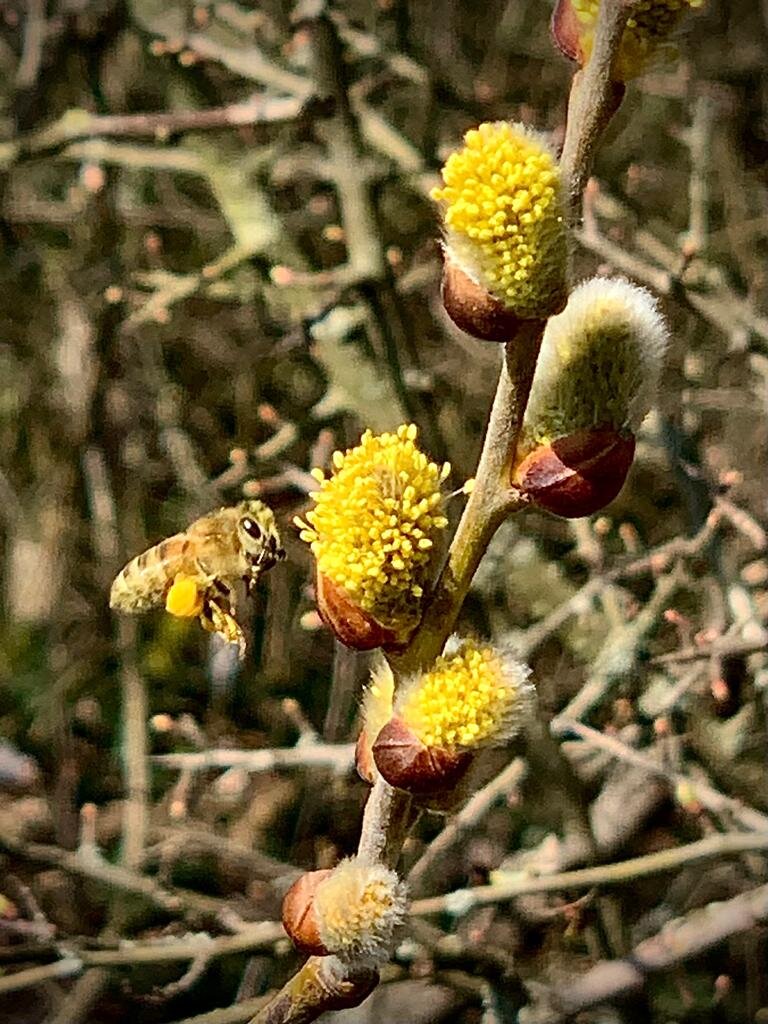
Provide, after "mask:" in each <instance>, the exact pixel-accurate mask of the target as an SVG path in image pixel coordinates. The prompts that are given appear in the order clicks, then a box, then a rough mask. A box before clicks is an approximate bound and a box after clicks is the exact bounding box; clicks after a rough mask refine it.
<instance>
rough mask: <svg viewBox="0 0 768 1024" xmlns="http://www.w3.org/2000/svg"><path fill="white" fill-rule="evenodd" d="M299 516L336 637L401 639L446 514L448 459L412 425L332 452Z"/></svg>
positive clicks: (362, 642)
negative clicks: (437, 459)
mask: <svg viewBox="0 0 768 1024" xmlns="http://www.w3.org/2000/svg"><path fill="white" fill-rule="evenodd" d="M312 472H313V476H314V477H315V479H316V480H317V481H318V483H319V484H320V487H319V490H318V491H316V492H314V493H313V494H312V495H311V497H312V498H313V499H314V501H315V507H314V508H313V509H311V510H310V511H309V512H307V514H306V522H304V521H302V520H301V519H297V520H295V522H296V524H297V526H299V527H300V529H301V534H300V535H301V538H302V540H304V541H306V542H307V543H308V544H310V546H311V548H312V553H313V554H314V556H315V559H316V562H317V573H318V580H317V591H318V595H317V596H318V608H319V611H320V613H321V615H322V616H323V618H324V619H325V620H326V621H327V622H328V624H329V625H330V626H331V627H332V628H333V629H334V630H335V632H336V634H337V636H338V637H339V639H341V640H342V641H343V642H344V643H346V644H348V645H349V646H351V647H357V648H359V649H368V648H372V647H378V646H381V645H382V644H398V643H403V642H404V641H405V640H407V638H408V636H409V635H410V633H411V632H412V631H413V629H414V627H415V626H416V624H417V623H418V621H419V619H420V617H421V602H422V598H423V596H424V592H425V589H426V587H427V586H428V585H429V583H430V580H431V575H432V569H433V562H434V552H435V544H436V542H437V540H438V538H439V535H440V533H441V531H442V530H444V529H445V527H446V525H447V523H448V520H447V519H446V517H445V515H444V511H443V510H444V498H443V494H442V491H441V485H442V483H443V481H444V480H445V478H446V477H447V475H448V473H449V472H450V467H449V466H448V464H447V463H446V464H444V465H443V466H438V465H436V464H435V463H434V462H430V461H429V459H428V458H427V456H426V455H424V454H423V452H421V451H419V449H418V448H417V446H416V427H415V426H414V425H413V424H410V425H403V426H401V427H398V429H397V430H396V431H395V432H394V433H385V434H380V435H374V434H373V433H372V432H371V431H370V430H367V431H366V432H365V433H364V434H363V436H362V437H361V439H360V444H359V445H357V447H355V448H351V449H349V450H347V451H346V452H335V453H334V456H333V473H332V475H331V476H330V477H326V476H325V475H324V473H323V472H322V471H321V470H319V469H316V470H313V471H312Z"/></svg>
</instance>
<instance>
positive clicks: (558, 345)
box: [525, 277, 669, 433]
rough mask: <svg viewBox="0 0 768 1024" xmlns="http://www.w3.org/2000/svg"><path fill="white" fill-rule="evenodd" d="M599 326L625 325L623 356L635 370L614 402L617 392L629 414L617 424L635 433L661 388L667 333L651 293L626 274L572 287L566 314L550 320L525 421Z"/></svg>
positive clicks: (624, 381) (533, 414)
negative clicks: (633, 282)
mask: <svg viewBox="0 0 768 1024" xmlns="http://www.w3.org/2000/svg"><path fill="white" fill-rule="evenodd" d="M601 329H603V330H606V329H607V330H609V331H612V332H615V331H617V330H618V329H621V331H622V332H623V336H624V338H625V343H626V344H627V346H628V347H629V350H628V351H626V352H625V353H624V356H625V361H626V364H627V365H629V366H631V367H632V368H633V369H632V372H630V373H628V374H627V375H626V377H625V378H624V379H623V380H622V381H621V389H622V391H623V392H624V394H623V395H621V396H613V397H614V401H615V399H616V398H617V397H619V398H620V399H621V400H622V402H623V406H624V409H625V419H624V422H622V423H615V424H613V425H614V426H616V427H624V428H628V429H629V430H631V431H632V433H636V431H637V430H638V428H639V427H640V424H641V423H642V422H643V420H644V419H645V417H646V415H647V414H648V412H649V410H650V408H651V406H652V405H653V403H654V401H655V398H656V395H657V393H658V389H659V381H660V378H661V372H662V368H663V363H664V356H665V353H666V350H667V346H668V343H669V333H668V330H667V326H666V324H665V322H664V318H663V317H662V315H661V313H660V311H659V307H658V303H657V301H656V299H655V298H654V297H653V295H651V293H650V292H649V291H647V290H646V289H645V288H641V287H639V286H638V285H635V284H632V283H631V282H630V281H627V280H626V279H625V278H623V277H613V278H610V277H593V278H591V279H590V280H588V281H584V282H583V283H582V284H580V285H579V286H578V287H576V288H575V289H574V290H573V291H572V292H571V294H570V295H569V297H568V304H567V305H566V307H565V309H564V310H563V311H562V313H558V315H557V316H553V317H551V318H550V320H549V321H548V322H547V326H546V329H545V331H544V337H543V339H542V344H541V351H540V353H539V358H538V361H537V363H536V373H535V375H534V379H533V384H532V386H531V394H530V397H529V400H528V406H527V409H526V417H525V419H526V420H529V421H530V419H531V418H532V417H533V416H535V414H536V411H537V408H538V407H540V405H541V404H546V402H547V392H549V390H550V389H551V387H552V384H553V382H554V381H557V380H558V379H561V378H562V376H563V374H564V372H565V373H567V370H568V364H569V362H571V361H572V360H573V359H574V357H577V356H579V355H580V354H583V353H586V352H587V351H588V348H589V347H590V345H591V344H592V342H593V341H594V339H595V337H597V336H598V335H599V334H600V331H601ZM579 383H580V384H581V385H583V383H584V382H583V381H580V382H579ZM529 413H530V415H529Z"/></svg>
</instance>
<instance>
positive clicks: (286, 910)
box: [282, 868, 331, 956]
mask: <svg viewBox="0 0 768 1024" xmlns="http://www.w3.org/2000/svg"><path fill="white" fill-rule="evenodd" d="M330 873H331V871H330V868H327V869H324V870H322V871H309V872H307V874H305V875H302V876H301V878H299V879H297V880H296V881H295V882H294V883H293V885H292V886H291V888H290V889H289V890H288V892H287V893H286V894H285V898H284V899H283V915H282V916H283V928H285V930H286V932H287V933H288V937H289V939H290V940H291V942H292V943H293V944H294V946H295V947H296V948H297V949H298V950H299V951H300V952H302V953H309V954H311V955H313V956H328V950H327V949H326V948H325V946H324V945H323V943H322V941H321V939H320V931H319V929H318V923H317V917H316V916H315V908H314V899H315V893H316V892H317V889H318V886H319V885H320V884H321V883H322V882H324V881H325V879H326V878H327V877H328V875H330Z"/></svg>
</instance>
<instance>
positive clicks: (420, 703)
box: [373, 640, 533, 793]
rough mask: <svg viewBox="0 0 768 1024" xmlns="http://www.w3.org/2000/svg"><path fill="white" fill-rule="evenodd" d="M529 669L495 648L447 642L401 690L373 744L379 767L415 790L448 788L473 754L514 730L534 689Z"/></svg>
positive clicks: (498, 742) (386, 775) (503, 739)
mask: <svg viewBox="0 0 768 1024" xmlns="http://www.w3.org/2000/svg"><path fill="white" fill-rule="evenodd" d="M528 674H529V672H528V668H527V667H526V666H525V665H523V664H521V663H520V662H518V661H517V660H515V659H514V658H512V657H511V656H510V655H508V654H507V653H504V652H501V651H499V650H497V649H496V648H493V647H489V646H481V645H478V644H476V643H475V642H474V641H471V640H464V641H452V642H449V645H448V646H447V648H446V653H445V654H443V655H442V656H441V657H439V658H437V660H436V661H435V663H434V664H433V666H432V667H431V668H430V669H429V670H428V671H427V672H424V673H422V674H421V675H419V676H415V677H414V678H412V679H410V680H408V681H406V682H405V683H404V685H403V687H402V688H401V691H400V693H399V695H398V699H397V701H396V704H395V713H394V716H393V718H392V719H390V721H389V722H388V723H387V725H386V726H385V727H384V728H383V729H382V730H381V732H380V733H379V735H378V737H377V739H376V742H375V743H374V745H373V755H374V758H375V761H376V765H377V767H378V769H379V771H380V772H381V774H382V775H383V776H384V778H385V779H386V780H387V781H388V782H389V783H390V784H391V785H393V786H398V787H399V788H401V789H407V790H410V791H411V792H414V793H433V792H440V791H443V790H445V789H448V788H451V787H452V786H453V785H454V783H455V782H457V781H458V779H459V778H461V776H462V775H463V774H464V772H465V771H466V769H467V768H468V767H469V763H470V761H471V757H472V754H473V753H475V752H476V751H477V750H479V749H481V748H483V747H489V746H499V745H501V744H503V743H505V742H507V741H508V740H510V739H511V738H512V737H513V736H514V735H515V734H516V733H517V732H518V731H519V729H520V727H521V725H522V723H523V721H524V720H525V717H526V715H527V714H528V713H529V711H530V707H531V700H532V695H533V689H532V687H531V685H530V684H529V682H528Z"/></svg>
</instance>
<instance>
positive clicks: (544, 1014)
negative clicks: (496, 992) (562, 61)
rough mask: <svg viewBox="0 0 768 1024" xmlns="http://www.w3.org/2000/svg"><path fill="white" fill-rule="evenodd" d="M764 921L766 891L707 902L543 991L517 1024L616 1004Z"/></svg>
mask: <svg viewBox="0 0 768 1024" xmlns="http://www.w3.org/2000/svg"><path fill="white" fill-rule="evenodd" d="M766 918H768V886H766V885H763V886H761V887H760V888H758V889H753V890H752V891H751V892H746V893H742V894H741V895H740V896H735V897H734V898H733V899H730V900H726V901H723V902H721V903H710V904H709V905H708V906H706V907H703V908H702V909H700V910H694V911H692V912H691V913H690V914H687V915H686V916H685V917H679V918H677V919H675V920H674V921H670V922H669V923H668V924H667V925H665V927H664V929H663V930H662V931H661V932H659V933H658V934H657V935H654V936H652V937H651V938H650V939H644V940H643V941H642V942H640V943H638V945H637V946H635V947H634V949H633V950H632V952H631V953H630V955H629V956H628V957H626V958H625V959H622V960H608V961H603V962H601V963H598V964H596V965H595V966H594V967H593V968H592V969H591V970H589V971H587V972H586V974H584V975H582V976H581V977H580V978H569V979H568V980H567V981H566V982H564V983H563V984H561V985H559V986H558V987H557V989H556V990H555V989H551V990H549V991H545V992H542V993H541V995H540V996H539V997H538V998H537V999H536V1002H535V1003H534V1004H532V1005H530V1006H528V1007H526V1008H525V1009H524V1010H522V1011H521V1013H520V1022H521V1024H560V1022H561V1021H564V1020H566V1019H570V1018H571V1017H572V1015H573V1014H576V1013H579V1012H580V1011H581V1010H586V1009H588V1008H589V1007H591V1006H596V1005H598V1004H600V1003H605V1002H609V1001H611V1000H614V999H618V998H619V997H621V996H624V995H628V994H629V993H632V992H637V991H639V990H640V989H642V988H643V986H644V985H645V982H646V980H647V978H648V976H649V975H651V974H655V973H656V972H658V971H665V970H669V968H671V967H674V966H675V965H677V964H680V963H683V962H684V961H686V960H689V959H690V958H691V957H695V956H699V955H700V954H701V953H703V952H705V951H706V950H708V949H711V948H712V947H713V946H717V945H719V944H720V943H721V942H724V941H725V940H726V939H729V938H730V937H731V936H732V935H738V934H741V933H742V932H747V931H750V930H751V929H753V928H755V927H756V926H757V925H758V924H760V923H761V922H763V921H765V920H766Z"/></svg>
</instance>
